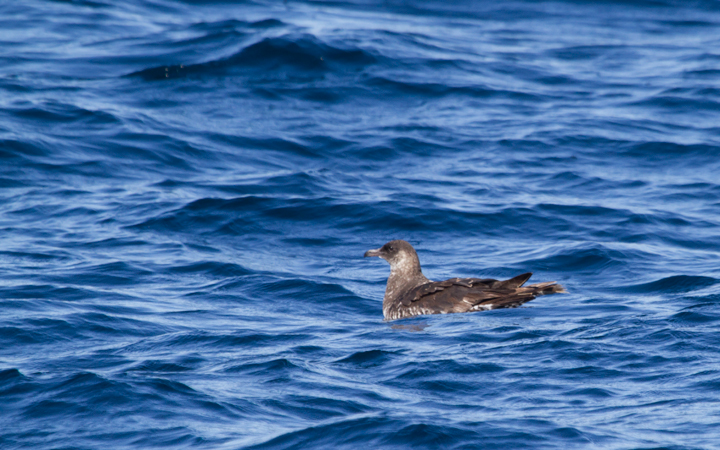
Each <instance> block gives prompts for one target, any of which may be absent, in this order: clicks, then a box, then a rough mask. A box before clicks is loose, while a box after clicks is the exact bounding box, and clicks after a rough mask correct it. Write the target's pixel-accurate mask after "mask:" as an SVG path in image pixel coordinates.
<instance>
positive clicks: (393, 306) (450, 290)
mask: <svg viewBox="0 0 720 450" xmlns="http://www.w3.org/2000/svg"><path fill="white" fill-rule="evenodd" d="M365 256H366V257H368V256H378V257H380V258H382V259H384V260H386V261H387V262H389V263H390V277H389V278H388V281H387V288H385V298H384V299H383V315H384V316H385V320H395V319H403V318H406V317H413V316H419V315H422V314H447V313H459V312H471V311H486V310H489V309H499V308H515V307H518V306H520V305H522V304H523V303H526V302H529V301H530V300H533V299H534V298H535V297H537V296H538V295H546V294H556V293H561V292H567V291H565V289H564V288H563V287H562V286H560V285H559V284H557V283H556V282H554V281H547V282H545V283H538V284H531V285H529V286H525V287H522V285H523V284H524V283H525V282H526V281H527V280H528V279H530V277H531V276H532V273H531V272H528V273H524V274H522V275H518V276H516V277H514V278H510V279H509V280H504V281H498V280H493V279H490V278H450V279H449V280H445V281H430V280H428V279H427V278H425V275H423V273H422V270H421V269H420V260H419V259H418V256H417V253H415V249H414V248H413V247H412V245H410V244H409V243H408V242H405V241H402V240H396V241H390V242H388V243H387V244H385V245H383V246H382V247H381V248H378V249H377V250H368V251H367V252H365Z"/></svg>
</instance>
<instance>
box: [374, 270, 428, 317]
mask: <svg viewBox="0 0 720 450" xmlns="http://www.w3.org/2000/svg"><path fill="white" fill-rule="evenodd" d="M429 282H430V280H428V279H427V278H425V275H423V273H422V271H421V270H420V267H417V270H412V271H403V270H397V269H396V268H394V267H393V268H392V270H391V271H390V277H388V281H387V286H386V287H385V298H383V309H386V308H387V307H389V306H390V305H391V304H392V303H393V302H394V301H395V300H396V299H398V298H399V297H400V296H402V295H403V294H404V293H406V292H407V291H409V290H410V289H413V288H416V287H418V286H422V285H423V284H425V283H429Z"/></svg>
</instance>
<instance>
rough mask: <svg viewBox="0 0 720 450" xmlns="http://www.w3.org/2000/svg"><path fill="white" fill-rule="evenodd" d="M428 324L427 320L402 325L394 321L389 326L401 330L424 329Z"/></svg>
mask: <svg viewBox="0 0 720 450" xmlns="http://www.w3.org/2000/svg"><path fill="white" fill-rule="evenodd" d="M428 325H429V323H427V322H423V323H414V324H412V325H403V324H400V323H394V324H392V325H390V328H392V329H393V330H403V331H424V330H425V328H427V326H428Z"/></svg>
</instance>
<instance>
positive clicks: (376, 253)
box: [365, 248, 382, 258]
mask: <svg viewBox="0 0 720 450" xmlns="http://www.w3.org/2000/svg"><path fill="white" fill-rule="evenodd" d="M381 250H382V249H379V248H376V249H375V250H368V251H366V252H365V257H366V258H367V257H368V256H380V255H382V251H381Z"/></svg>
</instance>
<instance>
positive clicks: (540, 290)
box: [525, 281, 567, 295]
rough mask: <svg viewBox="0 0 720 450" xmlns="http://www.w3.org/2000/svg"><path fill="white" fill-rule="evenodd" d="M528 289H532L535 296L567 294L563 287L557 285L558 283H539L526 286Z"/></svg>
mask: <svg viewBox="0 0 720 450" xmlns="http://www.w3.org/2000/svg"><path fill="white" fill-rule="evenodd" d="M525 288H527V289H532V292H533V294H535V295H550V294H566V293H567V291H566V290H565V288H564V287H562V285H559V284H557V282H556V281H546V282H544V283H537V284H531V285H528V286H525Z"/></svg>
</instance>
